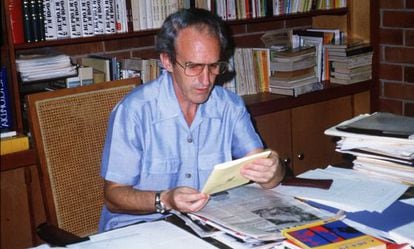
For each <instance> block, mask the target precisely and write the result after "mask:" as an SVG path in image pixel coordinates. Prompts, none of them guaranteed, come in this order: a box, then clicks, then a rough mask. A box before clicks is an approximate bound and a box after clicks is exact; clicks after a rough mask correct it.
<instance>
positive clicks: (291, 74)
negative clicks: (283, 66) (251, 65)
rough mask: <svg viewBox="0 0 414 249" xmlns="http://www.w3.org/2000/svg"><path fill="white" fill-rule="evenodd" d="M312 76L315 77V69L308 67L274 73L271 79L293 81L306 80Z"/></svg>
mask: <svg viewBox="0 0 414 249" xmlns="http://www.w3.org/2000/svg"><path fill="white" fill-rule="evenodd" d="M312 75H315V69H314V68H313V67H308V68H303V69H299V70H294V71H272V75H271V77H272V78H273V79H280V80H292V79H298V78H306V77H308V76H312Z"/></svg>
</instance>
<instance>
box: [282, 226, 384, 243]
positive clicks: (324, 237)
mask: <svg viewBox="0 0 414 249" xmlns="http://www.w3.org/2000/svg"><path fill="white" fill-rule="evenodd" d="M282 234H283V236H285V237H286V238H287V239H289V240H291V241H292V242H293V243H295V244H297V245H299V246H300V247H302V248H303V249H334V248H353V249H386V245H385V243H384V242H382V241H380V240H378V239H376V238H375V237H372V236H370V235H367V234H365V233H362V232H360V231H358V230H356V229H355V228H353V227H351V226H349V225H347V224H346V223H344V222H343V221H341V220H337V219H332V220H321V221H317V222H313V223H309V224H306V225H302V226H296V227H292V228H288V229H283V230H282Z"/></svg>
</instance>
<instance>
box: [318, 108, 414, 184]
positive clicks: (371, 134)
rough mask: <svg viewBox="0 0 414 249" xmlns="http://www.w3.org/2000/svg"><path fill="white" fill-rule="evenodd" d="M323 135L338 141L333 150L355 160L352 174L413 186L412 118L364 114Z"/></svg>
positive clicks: (413, 120) (413, 143)
mask: <svg viewBox="0 0 414 249" xmlns="http://www.w3.org/2000/svg"><path fill="white" fill-rule="evenodd" d="M325 134H327V135H331V136H339V137H341V140H339V141H338V142H337V149H336V150H337V151H338V152H340V153H347V154H351V155H353V156H355V160H354V161H353V167H354V169H355V170H359V171H364V172H369V173H372V174H376V175H381V176H383V177H387V178H390V179H395V180H398V181H402V182H405V183H408V184H414V118H412V117H405V116H399V115H395V114H391V113H380V112H378V113H373V114H364V115H360V116H357V117H355V118H353V119H350V120H348V121H345V122H342V123H341V124H338V125H337V126H334V127H332V128H330V129H328V130H326V131H325Z"/></svg>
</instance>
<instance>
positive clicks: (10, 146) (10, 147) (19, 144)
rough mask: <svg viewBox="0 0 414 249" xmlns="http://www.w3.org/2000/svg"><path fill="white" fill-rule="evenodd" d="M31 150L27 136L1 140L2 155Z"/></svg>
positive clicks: (0, 152) (0, 153) (0, 151)
mask: <svg viewBox="0 0 414 249" xmlns="http://www.w3.org/2000/svg"><path fill="white" fill-rule="evenodd" d="M28 149H29V137H28V136H25V135H17V136H14V137H6V138H2V139H1V150H0V155H6V154H10V153H14V152H18V151H23V150H28Z"/></svg>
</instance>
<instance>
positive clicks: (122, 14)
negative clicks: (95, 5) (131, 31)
mask: <svg viewBox="0 0 414 249" xmlns="http://www.w3.org/2000/svg"><path fill="white" fill-rule="evenodd" d="M114 11H115V29H116V32H117V33H124V32H126V31H127V28H126V26H127V23H126V16H127V14H126V4H125V0H115V9H114Z"/></svg>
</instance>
